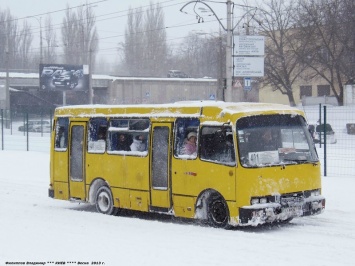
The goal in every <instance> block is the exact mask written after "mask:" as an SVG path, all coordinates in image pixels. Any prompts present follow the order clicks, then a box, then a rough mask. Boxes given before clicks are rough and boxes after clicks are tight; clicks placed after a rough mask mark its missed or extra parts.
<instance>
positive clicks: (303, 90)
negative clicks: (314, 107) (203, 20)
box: [300, 85, 312, 99]
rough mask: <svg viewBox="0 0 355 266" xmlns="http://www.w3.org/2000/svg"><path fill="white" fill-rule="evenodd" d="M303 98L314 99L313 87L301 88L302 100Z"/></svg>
mask: <svg viewBox="0 0 355 266" xmlns="http://www.w3.org/2000/svg"><path fill="white" fill-rule="evenodd" d="M303 97H312V86H311V85H309V86H308V85H307V86H301V87H300V99H302V98H303Z"/></svg>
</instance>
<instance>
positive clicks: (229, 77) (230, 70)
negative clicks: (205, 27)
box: [224, 0, 233, 102]
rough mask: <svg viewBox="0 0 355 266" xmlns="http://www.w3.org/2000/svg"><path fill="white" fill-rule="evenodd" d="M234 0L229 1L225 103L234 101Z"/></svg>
mask: <svg viewBox="0 0 355 266" xmlns="http://www.w3.org/2000/svg"><path fill="white" fill-rule="evenodd" d="M232 76H233V66H232V0H227V44H226V91H225V94H224V95H225V98H224V101H226V102H231V101H233V95H232Z"/></svg>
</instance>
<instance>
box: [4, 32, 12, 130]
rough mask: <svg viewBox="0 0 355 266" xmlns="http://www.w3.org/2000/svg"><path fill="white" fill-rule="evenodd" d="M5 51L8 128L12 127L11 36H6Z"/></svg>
mask: <svg viewBox="0 0 355 266" xmlns="http://www.w3.org/2000/svg"><path fill="white" fill-rule="evenodd" d="M5 53H6V55H5V56H6V85H5V110H6V112H7V115H5V116H6V118H8V119H5V121H6V124H5V126H6V128H10V119H9V118H10V107H11V103H10V78H9V38H6V48H5Z"/></svg>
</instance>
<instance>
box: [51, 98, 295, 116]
mask: <svg viewBox="0 0 355 266" xmlns="http://www.w3.org/2000/svg"><path fill="white" fill-rule="evenodd" d="M206 107H211V108H213V107H215V108H219V109H220V114H221V115H222V116H224V115H225V114H236V113H245V115H247V114H248V113H249V114H250V115H252V114H255V113H261V112H273V111H275V112H277V113H280V112H281V113H282V112H285V113H288V114H289V113H291V114H292V113H293V114H294V115H296V114H300V113H302V111H301V110H299V109H297V108H295V107H290V106H288V105H282V104H274V103H250V102H238V103H233V102H223V101H180V102H175V103H170V104H168V103H165V104H127V105H105V104H91V105H72V106H64V107H58V108H57V112H56V114H57V116H67V115H68V113H67V112H65V111H66V110H68V111H69V110H75V109H77V110H78V111H79V110H82V113H79V114H76V116H79V117H87V116H90V117H99V116H105V115H107V111H108V112H109V113H110V114H109V115H110V116H112V117H126V116H127V115H129V116H132V117H152V116H157V117H158V116H159V117H199V116H200V115H201V109H202V108H206ZM125 108H127V109H131V110H129V111H128V112H126V111H125V112H119V110H122V109H125ZM137 108H140V109H141V110H137ZM184 108H190V109H189V110H183V109H184ZM110 109H111V110H110ZM115 109H116V110H117V111H118V112H117V111H116V110H115ZM144 109H152V110H146V112H144ZM62 111H63V112H62ZM147 111H148V112H147ZM69 113H70V111H69ZM105 113H106V114H105Z"/></svg>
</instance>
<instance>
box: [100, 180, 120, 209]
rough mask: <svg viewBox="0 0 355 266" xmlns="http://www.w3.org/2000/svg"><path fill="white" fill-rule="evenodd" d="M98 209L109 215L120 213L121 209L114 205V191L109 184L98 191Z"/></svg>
mask: <svg viewBox="0 0 355 266" xmlns="http://www.w3.org/2000/svg"><path fill="white" fill-rule="evenodd" d="M96 210H97V211H98V212H100V213H103V214H108V215H116V214H117V213H118V210H119V209H118V208H115V207H114V206H113V198H112V193H111V190H110V189H109V188H108V187H107V186H102V187H100V188H99V189H98V190H97V192H96Z"/></svg>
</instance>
